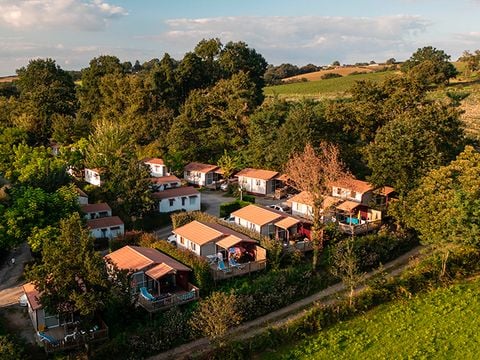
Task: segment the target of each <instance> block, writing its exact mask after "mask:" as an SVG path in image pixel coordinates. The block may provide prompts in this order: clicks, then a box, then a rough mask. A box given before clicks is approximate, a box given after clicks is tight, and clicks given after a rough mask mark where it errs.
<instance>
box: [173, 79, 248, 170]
mask: <svg viewBox="0 0 480 360" xmlns="http://www.w3.org/2000/svg"><path fill="white" fill-rule="evenodd" d="M254 109H255V86H254V84H253V83H252V82H251V81H250V80H249V77H248V76H247V75H246V74H245V73H243V72H240V73H238V74H235V75H233V76H232V78H231V79H228V80H220V81H219V82H217V83H216V84H215V85H214V86H213V87H212V88H209V89H204V90H194V91H192V92H191V93H190V96H189V97H188V99H187V101H186V102H185V104H184V106H183V108H182V112H181V114H180V115H179V116H178V117H177V118H176V119H175V120H174V122H173V124H172V128H171V129H170V132H169V135H168V143H169V151H170V152H171V153H181V154H182V155H183V156H182V157H183V158H184V159H185V160H186V161H194V160H197V161H206V162H208V161H212V162H216V161H217V159H218V158H219V157H220V156H221V155H222V154H223V152H224V150H225V149H226V150H227V151H237V150H239V149H241V148H243V147H244V146H245V145H246V144H247V133H246V129H247V124H248V116H249V115H250V114H251V113H252V112H253V110H254Z"/></svg>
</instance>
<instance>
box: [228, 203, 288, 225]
mask: <svg viewBox="0 0 480 360" xmlns="http://www.w3.org/2000/svg"><path fill="white" fill-rule="evenodd" d="M272 210H273V209H267V208H264V207H260V206H257V205H248V206H245V207H243V208H241V209H239V210H237V211H234V212H233V213H232V216H235V217H238V218H241V219H244V220H246V221H249V222H251V223H252V224H256V225H259V226H263V225H265V224H268V223H273V222H274V221H275V220H278V219H280V218H283V217H285V216H284V215H281V214H279V213H277V212H276V211H272Z"/></svg>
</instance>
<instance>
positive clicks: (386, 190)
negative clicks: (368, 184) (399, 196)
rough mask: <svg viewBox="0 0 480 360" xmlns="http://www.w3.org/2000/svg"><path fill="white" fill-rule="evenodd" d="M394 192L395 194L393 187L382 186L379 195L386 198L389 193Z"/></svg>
mask: <svg viewBox="0 0 480 360" xmlns="http://www.w3.org/2000/svg"><path fill="white" fill-rule="evenodd" d="M394 192H395V189H394V188H393V187H390V186H384V187H383V188H382V189H381V190H380V193H381V194H382V195H384V196H388V195H390V194H391V193H394Z"/></svg>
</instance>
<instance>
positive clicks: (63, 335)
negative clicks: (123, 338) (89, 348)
mask: <svg viewBox="0 0 480 360" xmlns="http://www.w3.org/2000/svg"><path fill="white" fill-rule="evenodd" d="M99 325H100V328H99V329H98V330H90V331H89V332H77V333H74V332H73V331H72V332H67V331H66V329H65V328H64V327H56V328H52V329H48V330H45V331H44V333H45V334H47V335H49V336H50V337H52V338H54V339H55V340H56V343H50V342H47V341H41V340H40V339H39V337H38V335H37V338H38V341H39V342H40V343H41V344H42V345H43V347H44V349H45V352H46V353H47V354H50V353H53V352H56V351H65V350H73V349H78V348H80V347H83V346H85V344H87V343H89V344H91V343H97V342H101V341H105V340H106V339H108V327H107V325H106V324H105V323H104V322H103V321H100V324H99Z"/></svg>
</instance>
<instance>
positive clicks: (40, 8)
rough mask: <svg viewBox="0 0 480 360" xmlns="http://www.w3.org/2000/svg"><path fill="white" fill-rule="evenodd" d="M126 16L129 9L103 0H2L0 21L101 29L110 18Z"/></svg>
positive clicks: (24, 25)
mask: <svg viewBox="0 0 480 360" xmlns="http://www.w3.org/2000/svg"><path fill="white" fill-rule="evenodd" d="M125 15H127V12H126V10H125V9H123V8H122V7H120V6H115V5H112V4H109V3H106V2H103V1H102V0H90V1H86V0H2V1H0V24H1V25H2V26H6V27H11V28H17V29H25V28H36V29H38V28H50V27H58V26H64V27H67V28H74V29H82V30H100V29H103V28H104V27H105V25H106V23H107V21H108V20H109V19H113V18H117V17H121V16H125Z"/></svg>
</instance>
